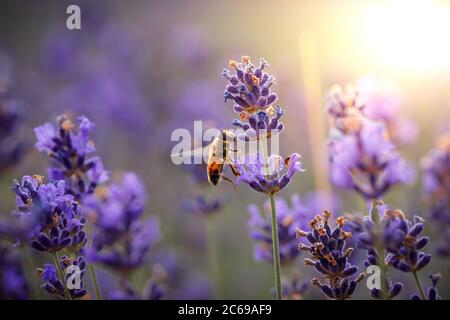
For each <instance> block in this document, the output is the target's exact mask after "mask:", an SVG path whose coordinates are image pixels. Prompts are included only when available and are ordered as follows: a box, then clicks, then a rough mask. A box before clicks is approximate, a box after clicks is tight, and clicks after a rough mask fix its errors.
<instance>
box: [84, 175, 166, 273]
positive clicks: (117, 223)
mask: <svg viewBox="0 0 450 320" xmlns="http://www.w3.org/2000/svg"><path fill="white" fill-rule="evenodd" d="M145 203H146V192H145V188H144V185H143V184H142V182H141V181H140V180H139V178H138V177H137V175H136V174H134V173H126V174H124V175H123V177H122V178H121V180H120V181H119V182H118V183H114V184H111V185H110V186H102V187H99V188H98V189H97V190H96V192H95V193H94V194H92V195H90V196H87V197H86V198H85V199H84V207H83V211H84V214H85V215H86V216H87V217H89V219H90V220H91V221H92V222H93V223H94V225H95V231H94V236H93V239H92V246H91V247H88V248H86V250H85V254H86V257H87V260H88V262H92V263H100V264H103V265H105V266H107V267H109V268H111V269H113V270H115V271H116V272H118V273H121V274H123V275H126V274H128V273H129V272H132V271H134V270H136V269H137V268H139V267H141V266H142V265H143V263H145V262H146V261H147V258H148V253H149V249H150V248H151V247H152V246H153V245H154V244H155V243H156V242H157V241H158V240H159V238H160V233H159V223H158V221H157V220H156V218H149V219H147V220H146V221H142V220H141V219H140V218H141V216H142V214H143V212H144V207H145Z"/></svg>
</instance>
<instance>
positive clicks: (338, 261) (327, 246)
mask: <svg viewBox="0 0 450 320" xmlns="http://www.w3.org/2000/svg"><path fill="white" fill-rule="evenodd" d="M330 217H331V213H330V212H329V211H326V210H325V211H324V212H323V214H322V216H320V215H317V216H316V217H315V218H314V219H313V220H312V221H311V222H310V226H311V231H309V232H307V231H303V230H301V229H297V236H298V237H302V238H303V237H304V238H306V239H307V240H308V242H309V243H310V245H308V244H306V243H304V242H301V243H300V244H299V249H300V250H305V251H308V252H309V253H310V254H311V256H310V258H305V265H310V266H314V267H315V269H316V270H317V271H318V272H319V273H320V274H321V275H322V276H323V277H325V279H326V280H327V282H328V283H321V282H320V281H319V279H317V278H314V279H312V281H311V283H312V284H313V285H315V286H317V287H319V288H320V289H321V290H322V292H323V293H324V294H325V295H326V296H328V297H329V298H331V299H337V300H343V299H348V298H350V297H351V295H352V294H353V292H354V291H355V289H356V286H357V284H358V282H360V281H362V280H363V279H364V274H363V273H362V274H360V275H359V276H357V277H356V279H354V280H351V279H350V276H352V275H354V274H356V273H357V272H358V268H357V267H356V266H354V265H352V264H350V263H349V262H348V257H349V256H350V255H351V254H352V252H353V248H351V247H346V241H347V240H348V239H350V238H351V237H352V234H351V233H349V232H346V231H344V230H343V227H344V225H345V218H344V217H339V218H337V219H336V223H337V227H335V228H334V229H332V228H331V227H330V225H329V223H328V221H329V218H330Z"/></svg>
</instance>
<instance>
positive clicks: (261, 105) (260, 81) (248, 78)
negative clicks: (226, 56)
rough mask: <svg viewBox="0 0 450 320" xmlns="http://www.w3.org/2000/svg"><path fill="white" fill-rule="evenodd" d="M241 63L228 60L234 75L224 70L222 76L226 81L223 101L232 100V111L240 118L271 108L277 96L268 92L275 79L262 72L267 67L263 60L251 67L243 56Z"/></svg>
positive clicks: (251, 64)
mask: <svg viewBox="0 0 450 320" xmlns="http://www.w3.org/2000/svg"><path fill="white" fill-rule="evenodd" d="M241 61H242V62H241V63H238V62H237V61H234V60H230V62H229V63H228V66H229V68H230V69H232V70H233V71H234V73H232V72H231V71H230V70H229V69H224V70H223V72H222V76H223V77H224V78H225V79H227V80H228V86H227V88H226V89H225V93H224V96H225V101H226V100H228V99H231V100H233V101H234V111H235V112H237V113H240V114H241V117H242V116H244V115H245V114H247V115H251V114H253V113H254V112H256V111H258V110H264V109H266V108H267V107H269V106H271V105H272V104H273V103H274V102H275V101H276V100H277V95H276V94H275V93H271V92H270V89H271V87H272V85H273V84H274V83H275V79H274V78H273V77H272V76H271V75H269V74H268V73H266V72H265V71H264V68H265V67H266V66H267V65H268V63H267V61H266V60H265V59H261V60H260V63H259V66H258V67H256V66H255V65H253V63H252V62H251V61H250V57H249V56H243V57H242V58H241Z"/></svg>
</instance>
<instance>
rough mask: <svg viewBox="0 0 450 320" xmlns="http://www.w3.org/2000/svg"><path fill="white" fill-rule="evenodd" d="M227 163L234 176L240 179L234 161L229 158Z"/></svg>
mask: <svg viewBox="0 0 450 320" xmlns="http://www.w3.org/2000/svg"><path fill="white" fill-rule="evenodd" d="M226 163H227V164H228V165H229V166H230V169H231V172H232V173H233V174H234V176H235V177H239V176H240V174H239V172H238V170H237V168H236V166H235V165H234V163H233V161H232V160H231V159H230V158H227V159H226Z"/></svg>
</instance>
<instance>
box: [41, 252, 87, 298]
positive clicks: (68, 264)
mask: <svg viewBox="0 0 450 320" xmlns="http://www.w3.org/2000/svg"><path fill="white" fill-rule="evenodd" d="M59 264H60V268H61V270H62V271H63V274H64V280H63V281H62V280H61V279H60V278H59V275H58V272H57V267H55V265H53V264H46V265H45V266H44V268H43V269H38V275H39V276H40V277H41V278H42V279H43V280H44V281H45V282H44V284H43V285H42V286H41V287H42V288H43V289H44V290H45V291H47V292H48V293H50V294H55V295H57V296H59V297H60V298H64V297H65V294H66V293H67V292H68V294H70V296H71V298H81V297H83V296H85V295H86V293H87V290H86V289H84V284H83V280H82V278H83V277H84V274H85V271H86V261H85V260H84V258H82V257H78V258H70V257H67V256H62V257H61V258H60V260H59ZM72 276H76V277H79V279H80V283H79V284H78V285H79V288H76V287H77V285H76V284H75V283H73V285H74V288H73V289H68V288H67V287H66V285H65V283H68V282H70V281H71V277H72Z"/></svg>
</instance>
